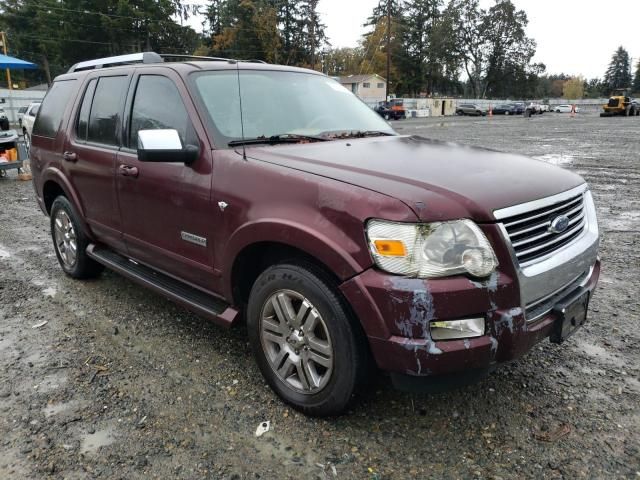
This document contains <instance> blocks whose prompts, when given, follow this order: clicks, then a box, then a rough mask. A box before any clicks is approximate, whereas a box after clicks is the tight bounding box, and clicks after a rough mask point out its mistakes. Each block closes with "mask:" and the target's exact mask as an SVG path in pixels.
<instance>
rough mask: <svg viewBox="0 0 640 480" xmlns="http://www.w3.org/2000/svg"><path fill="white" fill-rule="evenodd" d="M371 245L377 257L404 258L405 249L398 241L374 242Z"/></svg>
mask: <svg viewBox="0 0 640 480" xmlns="http://www.w3.org/2000/svg"><path fill="white" fill-rule="evenodd" d="M373 245H374V246H375V247H376V251H377V252H378V254H379V255H383V256H385V257H405V256H406V255H407V249H406V248H404V243H402V242H401V241H400V240H374V241H373Z"/></svg>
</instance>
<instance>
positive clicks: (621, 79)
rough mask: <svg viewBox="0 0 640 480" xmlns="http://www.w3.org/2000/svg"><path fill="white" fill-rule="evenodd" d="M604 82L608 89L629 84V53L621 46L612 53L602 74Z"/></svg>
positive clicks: (627, 86) (624, 86)
mask: <svg viewBox="0 0 640 480" xmlns="http://www.w3.org/2000/svg"><path fill="white" fill-rule="evenodd" d="M604 82H605V84H606V85H607V86H608V87H609V89H610V90H614V89H616V88H629V87H630V86H631V66H630V60H629V53H628V52H627V51H626V50H625V49H624V48H623V47H622V46H620V47H618V49H617V50H616V51H615V53H614V54H613V57H612V58H611V63H609V68H607V72H606V73H605V75H604Z"/></svg>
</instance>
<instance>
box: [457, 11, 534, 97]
mask: <svg viewBox="0 0 640 480" xmlns="http://www.w3.org/2000/svg"><path fill="white" fill-rule="evenodd" d="M447 14H448V15H450V16H451V17H452V18H453V31H452V34H453V35H455V47H456V49H457V53H458V55H459V57H460V59H461V62H462V65H463V66H464V69H465V71H466V73H467V75H468V77H469V84H470V86H471V89H472V92H473V95H474V96H475V97H476V98H480V97H486V96H488V95H489V96H507V95H509V94H511V93H512V92H514V91H516V90H517V89H518V88H520V89H522V88H523V87H522V86H523V85H530V84H531V81H532V79H535V77H536V76H537V75H538V74H539V73H541V72H542V71H543V70H544V69H543V68H541V67H543V65H542V64H537V65H534V66H530V65H529V64H530V62H531V59H532V58H533V55H534V54H535V51H536V44H535V42H534V41H533V40H532V39H530V38H528V37H527V36H526V34H525V28H526V26H527V23H528V20H527V15H526V14H525V12H524V11H522V10H516V8H515V6H514V5H513V3H512V2H511V0H497V1H496V3H495V5H494V6H492V7H491V8H489V9H488V10H484V9H481V8H480V5H479V1H478V0H451V1H450V3H449V5H448V6H447ZM527 89H531V87H530V86H528V87H527Z"/></svg>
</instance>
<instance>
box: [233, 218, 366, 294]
mask: <svg viewBox="0 0 640 480" xmlns="http://www.w3.org/2000/svg"><path fill="white" fill-rule="evenodd" d="M262 242H273V243H280V244H283V245H287V246H290V247H294V248H296V249H298V250H301V251H303V252H305V253H306V254H308V255H310V256H312V257H314V258H315V259H317V260H318V261H319V262H321V263H323V264H324V265H325V266H326V267H327V268H329V269H330V270H331V271H332V272H333V273H334V274H335V275H336V276H337V277H338V278H339V279H340V280H346V279H348V278H351V277H353V276H354V275H357V274H358V273H360V272H362V271H363V270H365V269H366V268H368V267H369V266H371V264H372V260H371V257H370V255H369V254H368V252H366V251H363V248H364V243H363V244H358V243H356V242H355V241H353V240H352V239H349V240H347V239H346V238H345V237H344V236H343V237H341V242H340V243H338V242H336V241H335V240H333V239H332V238H330V237H329V236H328V235H326V234H325V233H322V232H320V231H317V230H313V229H311V228H309V227H308V226H307V225H303V224H300V223H296V222H292V221H288V220H284V219H278V218H265V219H261V220H257V221H253V222H250V223H246V224H244V225H242V226H241V227H240V228H238V229H237V230H236V231H235V232H234V233H233V234H232V235H231V237H230V238H229V241H228V242H227V244H226V248H225V249H224V254H223V255H222V258H223V262H224V263H223V265H222V272H223V280H224V288H225V293H226V296H227V298H232V295H231V292H232V278H231V275H232V270H233V263H234V261H235V259H236V258H237V256H238V254H239V253H240V252H241V251H242V250H244V249H245V248H247V247H249V246H250V245H252V244H255V243H262Z"/></svg>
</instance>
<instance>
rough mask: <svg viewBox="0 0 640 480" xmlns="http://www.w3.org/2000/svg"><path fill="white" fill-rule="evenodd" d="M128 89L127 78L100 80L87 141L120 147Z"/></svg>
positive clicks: (90, 115)
mask: <svg viewBox="0 0 640 480" xmlns="http://www.w3.org/2000/svg"><path fill="white" fill-rule="evenodd" d="M126 89H127V77H126V76H118V77H101V78H100V79H99V80H98V85H97V86H96V89H95V93H94V95H93V104H92V105H91V112H90V114H89V128H88V130H87V141H89V142H93V143H102V144H104V145H118V135H117V128H118V126H119V125H120V112H121V110H122V109H121V106H122V99H123V96H124V93H125V91H126ZM157 100H160V99H157Z"/></svg>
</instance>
